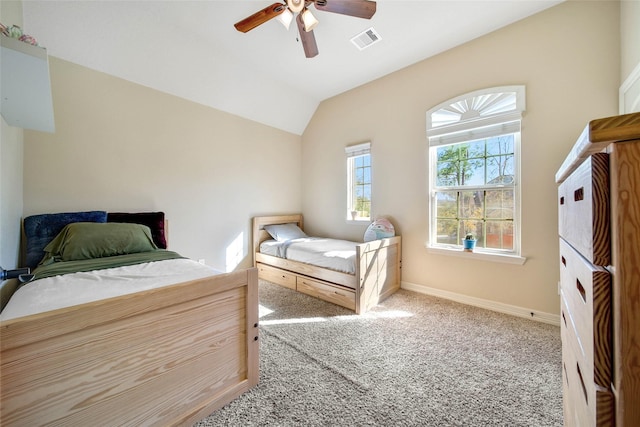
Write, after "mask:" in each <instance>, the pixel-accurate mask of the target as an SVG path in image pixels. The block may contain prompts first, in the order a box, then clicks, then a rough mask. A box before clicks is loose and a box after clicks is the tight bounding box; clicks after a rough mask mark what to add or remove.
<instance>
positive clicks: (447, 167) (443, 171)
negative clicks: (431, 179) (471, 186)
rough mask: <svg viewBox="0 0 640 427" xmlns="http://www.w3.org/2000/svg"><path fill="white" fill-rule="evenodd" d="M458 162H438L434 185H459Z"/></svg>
mask: <svg viewBox="0 0 640 427" xmlns="http://www.w3.org/2000/svg"><path fill="white" fill-rule="evenodd" d="M457 165H458V162H439V163H438V178H437V181H436V185H438V186H450V185H459V181H458V167H457Z"/></svg>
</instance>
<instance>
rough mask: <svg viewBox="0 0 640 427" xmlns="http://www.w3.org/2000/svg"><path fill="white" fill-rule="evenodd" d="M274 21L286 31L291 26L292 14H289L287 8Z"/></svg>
mask: <svg viewBox="0 0 640 427" xmlns="http://www.w3.org/2000/svg"><path fill="white" fill-rule="evenodd" d="M276 19H277V20H278V21H279V22H280V23H281V24H282V25H284V27H285V28H286V29H287V30H288V29H289V27H290V26H291V21H293V13H291V11H290V10H289V8H286V9H285V10H284V12H282V13H281V14H280V15H278V16H277V17H276Z"/></svg>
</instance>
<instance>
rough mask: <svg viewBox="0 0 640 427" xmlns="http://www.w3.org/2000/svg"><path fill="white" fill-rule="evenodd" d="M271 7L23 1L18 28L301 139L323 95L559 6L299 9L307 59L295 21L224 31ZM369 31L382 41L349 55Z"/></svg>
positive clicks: (388, 0)
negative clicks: (309, 37) (370, 11)
mask: <svg viewBox="0 0 640 427" xmlns="http://www.w3.org/2000/svg"><path fill="white" fill-rule="evenodd" d="M273 1H274V0H261V1H256V0H229V1H224V0H200V1H190V0H174V1H156V0H143V1H127V0H90V1H89V0H87V1H58V0H45V1H39V0H29V1H23V15H24V22H23V26H24V31H25V32H26V33H28V34H31V35H33V36H35V37H36V38H37V39H38V41H39V43H40V45H42V46H44V47H46V48H47V51H48V53H49V55H52V56H55V57H58V58H61V59H64V60H67V61H70V62H73V63H76V64H79V65H82V66H86V67H88V68H91V69H95V70H98V71H102V72H105V73H108V74H111V75H114V76H117V77H121V78H123V79H126V80H130V81H132V82H136V83H139V84H141V85H144V86H148V87H151V88H154V89H157V90H160V91H163V92H167V93H170V94H173V95H176V96H179V97H183V98H186V99H189V100H192V101H195V102H198V103H201V104H204V105H208V106H211V107H214V108H216V109H219V110H223V111H226V112H229V113H232V114H235V115H239V116H241V117H245V118H248V119H251V120H254V121H257V122H260V123H263V124H266V125H269V126H272V127H275V128H279V129H282V130H285V131H288V132H291V133H294V134H298V135H301V134H302V133H303V132H304V129H305V127H306V126H307V124H308V122H309V120H310V119H311V117H312V115H313V114H314V112H315V110H316V108H317V107H318V105H319V103H320V102H322V101H323V100H325V99H327V98H330V97H333V96H335V95H338V94H340V93H343V92H345V91H348V90H350V89H352V88H354V87H357V86H360V85H362V84H365V83H367V82H370V81H372V80H375V79H377V78H380V77H382V76H384V75H386V74H389V73H392V72H394V71H396V70H399V69H401V68H404V67H407V66H409V65H411V64H414V63H416V62H419V61H421V60H424V59H426V58H428V57H430V56H433V55H436V54H438V53H441V52H443V51H445V50H448V49H451V48H453V47H455V46H457V45H460V44H463V43H465V42H468V41H470V40H472V39H474V38H477V37H480V36H482V35H484V34H487V33H489V32H491V31H494V30H496V29H499V28H501V27H503V26H505V25H508V24H511V23H513V22H516V21H518V20H521V19H523V18H526V17H528V16H530V15H532V14H535V13H537V12H540V11H542V10H544V9H546V8H549V7H552V6H554V5H556V4H558V3H560V2H561V1H562V0H510V1H486V0H468V1H463V0H447V1H435V0H433V1H432V0H426V1H420V0H413V1H403V0H378V1H377V11H376V14H375V15H374V16H373V18H372V19H370V20H366V19H360V18H355V17H351V16H345V15H340V14H335V13H330V12H326V11H316V9H314V8H313V7H311V10H312V12H313V13H314V15H315V16H316V18H317V19H318V21H320V22H319V24H318V26H317V27H316V28H315V29H314V35H315V38H316V41H317V44H318V49H319V52H320V53H319V55H318V56H316V57H314V58H310V59H307V58H306V57H305V55H304V52H303V48H302V45H301V43H300V41H299V36H298V30H297V27H296V25H295V23H294V24H292V25H291V28H290V29H289V30H288V31H287V30H286V29H285V27H284V26H282V25H281V24H280V23H279V22H278V21H277V20H275V19H273V20H270V21H268V22H266V23H264V24H262V25H260V26H259V27H257V28H255V29H253V30H251V31H249V32H248V33H241V32H238V31H237V30H236V29H235V28H234V26H233V24H234V23H236V22H238V21H240V20H242V19H243V18H245V17H247V16H249V15H251V14H253V13H254V12H256V11H258V10H260V9H262V8H264V7H266V6H268V5H269V4H271V3H273ZM327 1H331V0H327ZM5 24H6V25H11V24H12V23H9V22H5ZM370 27H373V28H374V29H375V30H376V32H377V33H378V34H379V35H380V36H381V38H382V40H381V41H380V42H378V43H376V44H374V45H372V46H370V47H368V48H366V49H364V50H362V51H360V50H359V49H358V48H356V47H355V46H354V45H353V44H352V43H351V42H350V40H351V38H353V37H354V36H355V35H357V34H358V33H360V32H362V31H364V30H366V29H368V28H370Z"/></svg>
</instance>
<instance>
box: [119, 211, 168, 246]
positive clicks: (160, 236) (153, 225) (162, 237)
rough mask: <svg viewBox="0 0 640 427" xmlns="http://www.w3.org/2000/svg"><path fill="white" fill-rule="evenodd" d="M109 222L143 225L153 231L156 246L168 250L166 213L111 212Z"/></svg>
mask: <svg viewBox="0 0 640 427" xmlns="http://www.w3.org/2000/svg"><path fill="white" fill-rule="evenodd" d="M107 222H126V223H133V224H143V225H146V226H147V227H149V228H150V229H151V237H153V241H154V242H155V244H156V246H158V247H159V248H161V249H167V236H166V234H165V231H164V212H136V213H126V212H109V213H108V214H107Z"/></svg>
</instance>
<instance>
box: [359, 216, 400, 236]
mask: <svg viewBox="0 0 640 427" xmlns="http://www.w3.org/2000/svg"><path fill="white" fill-rule="evenodd" d="M395 234H396V231H395V229H394V228H393V224H391V223H390V222H389V220H388V219H386V218H377V219H376V220H375V221H373V222H372V223H371V224H369V226H368V227H367V230H366V231H365V232H364V241H365V242H370V241H372V240H378V239H384V238H385V237H393V236H395Z"/></svg>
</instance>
